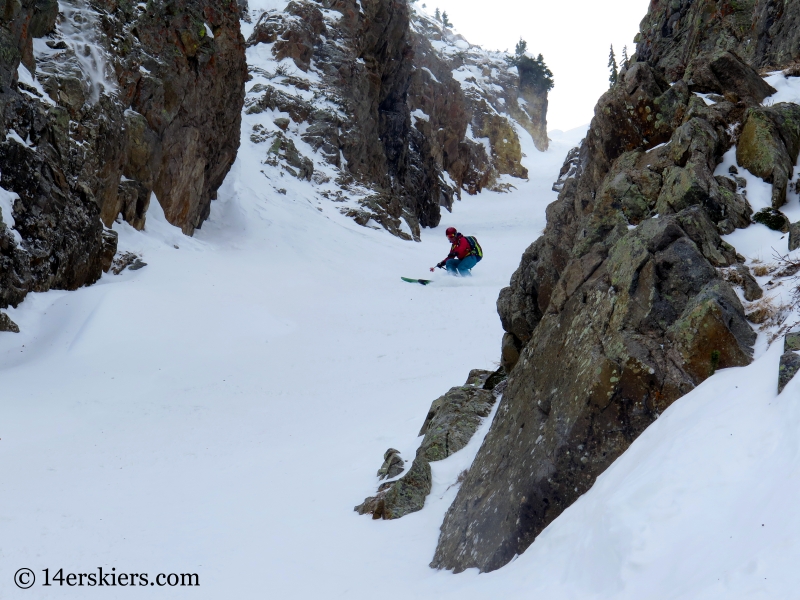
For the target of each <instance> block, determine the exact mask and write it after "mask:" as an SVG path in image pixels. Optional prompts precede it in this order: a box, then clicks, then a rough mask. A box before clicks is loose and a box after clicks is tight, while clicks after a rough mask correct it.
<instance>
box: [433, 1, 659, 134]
mask: <svg viewBox="0 0 800 600" xmlns="http://www.w3.org/2000/svg"><path fill="white" fill-rule="evenodd" d="M423 3H424V4H426V5H427V8H426V9H425V10H427V11H428V12H431V13H432V12H433V11H434V10H435V8H436V7H437V6H438V7H439V9H440V10H443V11H445V10H446V11H447V16H448V17H449V18H450V21H452V22H453V24H454V26H455V30H456V31H457V32H458V33H460V34H461V35H463V36H464V37H465V38H467V40H468V41H469V42H470V43H472V44H478V45H480V46H483V47H484V48H486V49H489V50H506V49H507V50H509V51H511V52H513V51H514V46H515V45H516V43H517V41H518V40H519V38H520V37H522V38H524V39H525V40H526V41H527V42H528V51H529V52H532V53H533V54H534V55H535V54H538V53H540V52H541V53H542V54H543V55H544V59H545V62H546V63H547V65H548V66H549V67H550V70H551V71H553V76H554V78H555V82H556V86H555V88H553V90H552V91H551V92H550V107H549V110H548V114H547V122H548V129H550V130H552V129H561V130H564V131H566V130H569V129H572V128H573V127H578V126H580V125H583V124H585V123H588V122H589V121H590V120H591V118H592V115H593V110H594V105H595V103H596V102H597V99H598V98H599V97H600V95H601V94H602V93H603V92H604V91H605V90H607V89H608V68H607V66H606V65H607V64H608V50H609V46H610V45H611V44H614V50H615V51H616V53H617V60H618V61H619V56H620V54H621V53H622V48H623V46H625V45H627V46H628V54H629V55H630V54H633V52H634V49H635V47H634V43H633V37H634V36H635V35H636V33H637V32H638V31H639V22H640V21H641V20H642V18H644V15H645V13H646V12H647V7H648V5H649V0H612V1H610V2H601V1H600V0H546V1H545V0H488V1H487V0H480V1H479V0H417V6H418V7H421V6H422V4H423Z"/></svg>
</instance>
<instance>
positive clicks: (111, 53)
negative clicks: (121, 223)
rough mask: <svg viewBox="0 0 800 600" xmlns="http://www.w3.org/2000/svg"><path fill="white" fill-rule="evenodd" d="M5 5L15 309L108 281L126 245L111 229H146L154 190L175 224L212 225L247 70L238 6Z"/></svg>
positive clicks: (0, 244)
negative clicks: (48, 294) (117, 223)
mask: <svg viewBox="0 0 800 600" xmlns="http://www.w3.org/2000/svg"><path fill="white" fill-rule="evenodd" d="M3 7H4V8H3V10H2V11H0V15H1V16H0V46H2V50H3V51H2V53H1V54H2V56H0V110H1V111H2V125H1V126H0V134H2V139H3V142H2V143H0V174H1V175H0V185H2V187H3V189H4V190H7V192H8V193H11V194H12V196H13V203H12V204H13V210H12V214H11V217H12V219H11V220H13V223H8V222H6V223H3V222H0V306H8V305H9V304H10V305H16V304H17V303H19V302H20V301H21V300H22V299H23V298H24V296H25V295H26V294H27V293H28V292H30V291H44V290H47V289H51V288H62V289H75V288H77V287H80V286H82V285H87V284H90V283H93V282H94V281H96V280H97V279H98V278H99V277H100V275H101V273H102V272H103V271H104V270H106V271H107V270H108V269H109V268H110V267H111V263H112V260H113V257H114V254H115V252H116V234H115V233H114V232H112V231H110V230H108V229H106V227H110V225H111V224H112V223H113V221H114V220H115V219H117V218H118V217H120V218H122V219H125V220H126V221H128V222H129V223H131V225H133V226H134V227H137V228H142V227H144V223H145V218H146V211H147V207H148V204H149V202H150V198H151V193H153V192H155V194H156V197H157V198H158V201H159V202H160V203H161V205H162V207H163V208H164V212H165V214H166V216H167V219H168V220H169V221H170V222H171V223H173V224H174V225H176V226H178V227H180V228H181V229H182V230H183V231H184V232H185V233H187V234H191V233H192V232H193V231H194V229H195V228H197V227H199V226H200V225H201V224H202V222H203V220H205V218H206V217H207V216H208V212H209V207H210V202H211V200H212V199H213V198H214V197H215V195H216V192H217V189H218V188H219V186H220V185H221V184H222V181H223V179H224V177H225V175H226V174H227V172H228V170H229V169H230V167H231V165H232V163H233V160H234V159H235V156H236V152H237V149H238V145H239V139H240V133H239V123H240V120H241V107H242V104H243V100H244V80H245V77H246V75H247V72H246V63H245V56H244V40H243V39H242V37H241V34H240V31H239V9H238V7H237V4H236V2H235V1H234V2H227V1H226V2H221V3H220V2H213V1H211V0H176V1H174V2H169V3H158V2H151V3H149V4H147V5H145V4H144V3H132V2H117V1H115V0H63V1H62V2H61V3H60V4H59V3H57V2H55V1H54V0H22V1H21V2H20V1H14V2H12V1H8V2H6V3H5V4H4V5H3ZM59 11H60V12H59ZM7 220H8V219H7ZM104 225H105V227H104Z"/></svg>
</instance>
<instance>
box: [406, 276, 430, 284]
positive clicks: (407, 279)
mask: <svg viewBox="0 0 800 600" xmlns="http://www.w3.org/2000/svg"><path fill="white" fill-rule="evenodd" d="M400 279H402V280H403V281H407V282H408V283H419V284H421V285H428V284H429V283H431V282H432V281H433V280H432V279H411V278H410V277H401V278H400Z"/></svg>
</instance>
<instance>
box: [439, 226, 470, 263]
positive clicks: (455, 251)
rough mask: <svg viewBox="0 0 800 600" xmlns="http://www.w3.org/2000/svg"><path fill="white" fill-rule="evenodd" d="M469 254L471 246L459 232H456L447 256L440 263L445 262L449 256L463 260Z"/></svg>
mask: <svg viewBox="0 0 800 600" xmlns="http://www.w3.org/2000/svg"><path fill="white" fill-rule="evenodd" d="M470 254H472V246H470V245H469V242H468V241H467V238H465V237H464V236H463V235H461V234H460V233H457V234H456V241H455V242H453V245H452V246H451V247H450V254H448V255H447V258H445V259H444V260H443V261H442V262H441V263H440V264H443V263H446V262H447V261H448V260H450V259H451V258H457V259H459V260H464V259H465V258H467V257H468V256H469V255H470Z"/></svg>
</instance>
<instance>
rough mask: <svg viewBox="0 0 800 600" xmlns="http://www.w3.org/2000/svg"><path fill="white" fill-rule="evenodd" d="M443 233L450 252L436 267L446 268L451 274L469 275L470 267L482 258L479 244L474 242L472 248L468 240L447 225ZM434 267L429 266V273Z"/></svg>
mask: <svg viewBox="0 0 800 600" xmlns="http://www.w3.org/2000/svg"><path fill="white" fill-rule="evenodd" d="M445 235H446V236H447V239H448V240H449V241H450V244H451V246H450V254H448V255H447V257H446V258H445V259H444V260H443V261H442V262H440V263H439V264H437V265H436V267H439V268H440V269H444V268H446V269H447V272H448V273H451V274H453V275H461V276H465V275H471V274H472V273H470V269H472V267H474V266H475V265H476V264H477V263H478V261H479V260H480V259H481V258H482V252H481V251H480V250H479V248H480V246H478V245H477V241H476V242H475V246H476V248H473V247H472V244H470V242H469V240H468V239H467V238H466V237H464V236H463V235H461V234H460V233H458V231H456V228H455V227H448V228H447V231H445ZM473 239H474V238H473ZM436 267H431V273H433V270H434V269H435V268H436Z"/></svg>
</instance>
